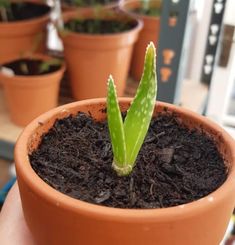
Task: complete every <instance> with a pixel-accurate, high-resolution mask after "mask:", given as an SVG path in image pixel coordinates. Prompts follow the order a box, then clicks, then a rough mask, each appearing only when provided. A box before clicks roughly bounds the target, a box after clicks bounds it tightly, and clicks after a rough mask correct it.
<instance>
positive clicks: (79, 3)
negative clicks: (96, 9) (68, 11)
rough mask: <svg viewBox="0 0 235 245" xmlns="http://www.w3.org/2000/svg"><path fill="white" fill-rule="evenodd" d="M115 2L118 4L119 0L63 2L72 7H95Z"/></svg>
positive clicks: (63, 0)
mask: <svg viewBox="0 0 235 245" xmlns="http://www.w3.org/2000/svg"><path fill="white" fill-rule="evenodd" d="M115 2H118V0H79V1H78V0H62V3H65V4H67V5H70V6H95V5H105V4H109V3H115Z"/></svg>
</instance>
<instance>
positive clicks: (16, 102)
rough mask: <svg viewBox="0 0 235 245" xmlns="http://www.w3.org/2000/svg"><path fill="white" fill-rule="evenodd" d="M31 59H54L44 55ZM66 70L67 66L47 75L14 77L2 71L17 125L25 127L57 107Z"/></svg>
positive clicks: (9, 104) (3, 83)
mask: <svg viewBox="0 0 235 245" xmlns="http://www.w3.org/2000/svg"><path fill="white" fill-rule="evenodd" d="M31 58H33V59H41V60H45V61H46V60H49V59H52V58H51V57H48V56H44V55H33V56H32V57H31ZM13 60H15V59H13ZM13 60H8V61H9V62H10V61H13ZM64 70H65V66H64V65H62V66H61V68H60V69H59V70H58V71H55V72H52V73H49V74H45V75H37V76H17V75H16V76H13V77H11V76H7V75H6V74H3V73H2V72H1V71H0V81H1V82H2V85H3V89H4V93H5V98H6V102H7V106H8V109H9V112H10V117H11V120H12V121H13V122H14V123H15V124H17V125H19V126H25V125H27V124H28V123H29V122H30V121H32V120H33V119H34V118H35V117H37V116H39V115H40V114H42V113H44V112H46V111H48V110H50V109H52V108H54V107H56V106H57V102H58V94H59V84H60V80H61V78H62V75H63V73H64Z"/></svg>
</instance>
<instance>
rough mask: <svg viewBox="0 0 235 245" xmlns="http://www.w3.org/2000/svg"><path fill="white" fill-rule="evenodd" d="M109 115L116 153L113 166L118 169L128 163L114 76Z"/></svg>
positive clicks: (108, 100)
mask: <svg viewBox="0 0 235 245" xmlns="http://www.w3.org/2000/svg"><path fill="white" fill-rule="evenodd" d="M107 115H108V126H109V132H110V137H111V142H112V149H113V154H114V161H113V167H114V169H115V170H116V171H118V169H119V168H124V167H125V164H126V144H125V135H124V129H123V121H122V115H121V111H120V108H119V104H118V100H117V92H116V89H115V85H114V81H113V78H112V76H110V77H109V79H108V97H107Z"/></svg>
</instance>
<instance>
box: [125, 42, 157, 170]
mask: <svg viewBox="0 0 235 245" xmlns="http://www.w3.org/2000/svg"><path fill="white" fill-rule="evenodd" d="M156 96H157V76H156V52H155V47H154V44H153V43H150V44H149V46H148V47H147V51H146V56H145V65H144V72H143V75H142V78H141V81H140V84H139V87H138V90H137V93H136V96H135V98H134V100H133V102H132V104H131V107H130V108H129V110H128V112H127V116H126V119H125V122H124V132H125V138H126V150H127V163H130V164H132V165H133V164H134V162H135V160H136V158H137V155H138V153H139V150H140V148H141V146H142V144H143V142H144V139H145V136H146V134H147V131H148V128H149V124H150V122H151V118H152V114H153V110H154V106H155V102H156Z"/></svg>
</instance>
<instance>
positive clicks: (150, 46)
mask: <svg viewBox="0 0 235 245" xmlns="http://www.w3.org/2000/svg"><path fill="white" fill-rule="evenodd" d="M147 53H152V54H155V53H156V48H155V45H154V43H153V42H150V43H149V44H148V47H147Z"/></svg>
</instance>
